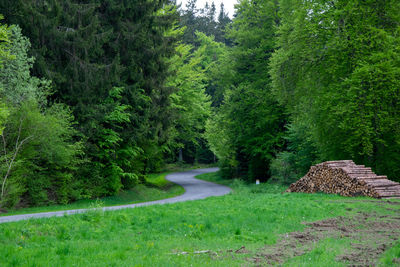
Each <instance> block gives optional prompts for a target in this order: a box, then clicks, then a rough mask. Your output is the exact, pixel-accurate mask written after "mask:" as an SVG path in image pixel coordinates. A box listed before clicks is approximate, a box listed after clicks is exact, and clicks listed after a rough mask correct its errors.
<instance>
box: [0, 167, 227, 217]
mask: <svg viewBox="0 0 400 267" xmlns="http://www.w3.org/2000/svg"><path fill="white" fill-rule="evenodd" d="M216 171H218V168H207V169H197V170H191V171H186V172H177V173H173V174H169V175H167V176H166V179H167V180H169V181H171V182H173V183H176V184H178V185H181V186H183V188H185V193H184V194H183V195H180V196H177V197H173V198H167V199H162V200H156V201H150V202H143V203H137V204H128V205H120V206H112V207H104V208H103V210H104V211H108V210H120V209H128V208H135V207H142V206H149V205H156V204H170V203H176V202H183V201H189V200H197V199H204V198H207V197H212V196H223V195H226V194H228V193H229V192H230V191H231V189H230V188H229V187H227V186H223V185H218V184H214V183H211V182H206V181H202V180H198V179H195V178H194V177H195V176H196V175H199V174H203V173H210V172H216ZM89 210H90V209H75V210H64V211H54V212H42V213H32V214H21V215H11V216H2V217H0V223H5V222H16V221H21V220H28V219H34V218H46V217H61V216H64V215H71V214H77V213H84V212H87V211H89Z"/></svg>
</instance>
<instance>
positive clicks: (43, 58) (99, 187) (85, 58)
mask: <svg viewBox="0 0 400 267" xmlns="http://www.w3.org/2000/svg"><path fill="white" fill-rule="evenodd" d="M170 4H171V2H170V1H168V0H163V1H146V0H140V1H123V2H121V1H114V0H113V1H98V0H88V1H76V0H68V1H33V0H32V1H31V0H30V1H25V0H16V1H14V2H13V5H9V2H8V1H0V8H1V9H2V10H4V11H5V15H6V16H5V17H6V20H7V21H8V22H10V23H13V24H19V25H20V26H21V28H22V31H23V33H24V34H25V35H26V36H27V37H28V38H29V39H30V40H31V41H32V47H31V54H32V55H33V56H34V57H35V58H36V62H35V64H34V65H33V69H32V72H33V73H34V74H35V75H36V76H38V77H42V78H45V79H47V80H52V82H53V84H54V87H53V88H54V94H52V96H51V97H50V98H51V100H52V101H56V102H58V101H61V102H63V103H66V104H67V105H69V106H71V108H72V111H73V114H74V116H75V118H76V120H77V124H76V125H75V129H77V130H78V131H79V133H80V136H81V137H82V138H83V139H84V142H83V144H84V148H83V150H84V152H85V156H84V157H85V158H84V161H85V164H84V165H83V166H82V168H80V170H79V173H78V178H79V179H80V184H81V185H80V186H79V187H80V188H81V189H80V192H77V195H76V197H94V196H101V195H110V194H114V193H115V192H117V191H118V190H119V189H121V187H122V186H124V187H129V186H133V185H134V184H136V183H137V182H138V179H142V178H143V175H144V174H145V173H147V172H152V171H156V170H159V169H160V168H161V167H162V164H163V163H164V159H163V155H164V154H163V153H164V152H165V151H166V150H167V145H168V144H169V142H170V141H171V140H172V138H173V137H172V136H171V135H170V134H171V132H172V126H173V124H172V122H171V120H170V119H169V118H170V117H171V116H172V112H173V109H172V108H171V107H170V98H169V95H170V94H171V93H172V88H170V87H168V86H166V79H167V77H169V75H170V72H169V69H168V67H169V66H168V65H167V60H168V58H170V57H171V56H172V55H173V54H174V53H175V42H176V37H175V36H173V35H168V32H169V31H170V30H171V29H172V28H173V23H174V22H175V21H176V20H177V11H176V8H175V7H174V6H172V5H170ZM29 64H31V63H27V65H29ZM26 68H27V67H26ZM117 87H118V88H119V87H121V88H124V90H123V91H121V92H119V93H116V94H118V97H117V98H118V99H116V98H115V97H114V96H113V94H114V93H115V90H116V89H115V88H117ZM113 88H114V89H113ZM128 116H129V120H127V117H128Z"/></svg>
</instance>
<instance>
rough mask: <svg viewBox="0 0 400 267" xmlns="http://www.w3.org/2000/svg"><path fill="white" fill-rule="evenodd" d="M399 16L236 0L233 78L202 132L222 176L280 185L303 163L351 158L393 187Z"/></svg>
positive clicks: (318, 1) (344, 5)
mask: <svg viewBox="0 0 400 267" xmlns="http://www.w3.org/2000/svg"><path fill="white" fill-rule="evenodd" d="M399 7H400V3H399V2H398V1H383V2H377V1H355V0H354V1H342V0H335V1H326V0H310V1H302V0H280V1H274V0H263V1H250V0H243V1H240V2H239V5H238V6H237V7H236V18H235V19H234V20H233V23H232V27H231V28H230V30H229V31H228V36H229V37H230V38H231V40H232V41H233V43H234V46H233V48H232V49H230V50H229V53H228V54H229V55H228V57H229V60H228V62H230V65H229V67H227V69H228V70H227V71H228V72H233V73H234V74H233V76H232V79H230V80H229V81H228V82H229V85H226V84H221V87H225V88H229V89H225V90H224V102H223V104H222V105H221V106H220V107H219V108H218V109H217V110H216V113H215V116H212V118H211V119H210V121H209V122H208V128H207V136H208V140H209V141H210V146H211V148H212V150H213V151H214V152H215V153H216V154H217V155H218V156H219V158H220V159H221V164H222V166H224V167H225V169H226V170H227V171H228V174H230V175H232V174H239V175H245V176H246V177H247V178H248V179H253V178H255V177H260V178H263V177H264V178H268V177H270V176H272V177H274V178H276V179H279V180H281V181H283V182H286V183H288V182H291V181H293V180H294V179H298V178H299V177H301V176H302V175H303V174H304V173H305V172H306V171H307V169H308V168H309V166H310V165H312V164H313V163H316V162H320V161H325V160H336V159H353V160H354V161H355V162H357V163H358V164H365V165H368V166H371V167H372V168H373V169H374V170H375V171H376V172H378V173H380V174H387V175H388V176H389V177H390V178H391V179H399V178H400V168H399V166H400V165H399V163H400V146H399V140H400V136H399V133H400V117H399V115H400V114H399V112H400V89H399V88H400V86H399V85H400V84H399V81H400V80H399V78H400V76H399V74H400V72H399V70H400V69H399V67H400V65H399V63H400V62H399V60H398V59H399V58H400V57H399V41H400V39H399V35H398V34H399V30H400V27H399V23H400V16H399V13H398V10H399ZM225 62H227V61H225ZM220 64H221V68H223V65H224V64H225V63H224V62H221V63H220ZM220 137H224V138H223V139H222V140H221V138H220Z"/></svg>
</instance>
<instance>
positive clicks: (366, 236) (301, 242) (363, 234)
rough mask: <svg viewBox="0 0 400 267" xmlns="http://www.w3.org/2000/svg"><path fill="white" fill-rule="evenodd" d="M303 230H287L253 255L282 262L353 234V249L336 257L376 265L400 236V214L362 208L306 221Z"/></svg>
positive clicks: (258, 260)
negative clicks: (347, 214) (345, 214)
mask: <svg viewBox="0 0 400 267" xmlns="http://www.w3.org/2000/svg"><path fill="white" fill-rule="evenodd" d="M303 224H304V225H306V226H308V227H307V228H306V229H305V230H304V231H302V232H292V233H287V234H284V235H283V236H282V237H281V239H280V240H279V241H278V242H277V243H276V244H275V245H272V246H266V247H264V248H262V249H260V251H258V252H257V253H256V254H255V256H253V257H251V258H249V259H248V260H249V261H250V262H253V263H254V264H256V265H266V264H268V265H270V264H282V263H284V262H285V261H287V260H288V259H290V258H292V257H296V256H300V255H303V254H305V253H307V252H309V251H311V250H312V249H313V248H314V247H315V244H316V243H317V242H318V241H320V240H323V239H326V238H334V239H339V238H349V239H350V240H352V243H351V249H350V250H348V251H346V253H345V254H343V255H339V256H338V257H337V258H336V259H337V260H338V261H340V262H343V263H345V264H347V265H349V266H374V265H375V264H376V261H377V260H378V258H379V256H380V255H381V254H382V253H383V252H384V251H385V250H386V249H388V248H390V247H391V246H392V245H393V243H394V242H395V241H396V240H398V239H399V237H400V217H399V216H398V215H397V216H396V215H393V214H392V215H387V214H386V215H383V214H377V213H375V212H371V213H365V212H358V213H357V214H356V215H355V216H351V217H337V218H331V219H327V220H322V221H316V222H304V223H303Z"/></svg>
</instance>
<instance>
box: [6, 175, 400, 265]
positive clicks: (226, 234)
mask: <svg viewBox="0 0 400 267" xmlns="http://www.w3.org/2000/svg"><path fill="white" fill-rule="evenodd" d="M201 178H202V179H206V180H211V181H217V182H219V183H224V184H228V185H230V186H231V187H232V188H233V189H234V192H233V193H231V194H229V195H226V196H223V197H213V198H208V199H204V200H198V201H191V202H185V203H176V204H168V205H163V206H158V205H156V206H149V207H140V208H135V209H127V210H120V211H113V212H102V211H100V210H95V211H92V212H90V213H86V214H79V215H73V216H68V217H62V218H49V219H38V220H31V221H21V222H15V223H6V224H0V265H2V266H204V265H210V266H252V265H270V264H277V265H283V266H346V265H348V264H354V265H357V264H358V265H361V266H365V265H368V264H369V265H370V263H372V261H374V262H377V263H378V264H381V265H382V266H398V260H399V258H400V244H399V243H395V242H396V240H398V239H399V237H400V218H399V211H400V201H390V202H382V201H375V200H372V199H369V198H344V197H339V196H331V195H325V194H313V195H311V194H284V193H282V192H283V191H284V189H285V188H284V187H281V186H277V185H267V184H262V185H246V184H244V183H243V182H240V181H223V180H221V179H220V178H219V176H218V174H206V175H201ZM397 242H398V241H397ZM393 244H395V245H394V246H393Z"/></svg>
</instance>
